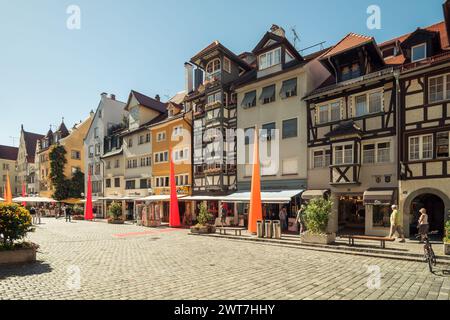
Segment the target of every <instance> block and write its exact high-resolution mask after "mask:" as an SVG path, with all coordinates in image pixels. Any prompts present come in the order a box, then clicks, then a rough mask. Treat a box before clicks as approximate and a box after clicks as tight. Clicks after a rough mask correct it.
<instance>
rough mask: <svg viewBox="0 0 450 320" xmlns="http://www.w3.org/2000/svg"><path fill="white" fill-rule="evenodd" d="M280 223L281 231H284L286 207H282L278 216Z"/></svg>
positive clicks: (286, 225)
mask: <svg viewBox="0 0 450 320" xmlns="http://www.w3.org/2000/svg"><path fill="white" fill-rule="evenodd" d="M278 217H279V218H280V222H281V230H286V229H287V228H288V224H287V210H286V207H283V208H282V209H281V211H280V213H279V215H278Z"/></svg>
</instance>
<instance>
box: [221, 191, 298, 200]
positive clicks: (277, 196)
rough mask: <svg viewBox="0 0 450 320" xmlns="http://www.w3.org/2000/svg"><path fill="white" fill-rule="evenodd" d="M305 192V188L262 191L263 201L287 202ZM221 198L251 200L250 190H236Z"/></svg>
mask: <svg viewBox="0 0 450 320" xmlns="http://www.w3.org/2000/svg"><path fill="white" fill-rule="evenodd" d="M303 192H304V190H284V191H262V192H261V201H262V202H263V203H287V202H290V201H291V200H292V198H293V197H295V196H298V195H300V194H302V193H303ZM221 200H222V201H224V202H250V191H247V192H236V193H233V194H231V195H229V196H225V197H222V199H221Z"/></svg>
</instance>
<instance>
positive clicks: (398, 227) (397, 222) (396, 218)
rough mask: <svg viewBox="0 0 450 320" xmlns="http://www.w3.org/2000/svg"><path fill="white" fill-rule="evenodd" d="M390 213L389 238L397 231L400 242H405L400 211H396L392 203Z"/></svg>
mask: <svg viewBox="0 0 450 320" xmlns="http://www.w3.org/2000/svg"><path fill="white" fill-rule="evenodd" d="M391 208H392V213H391V232H390V234H389V238H393V237H394V234H395V232H397V233H398V235H399V237H400V238H401V240H400V242H401V243H403V242H405V234H404V233H403V226H402V224H403V223H402V220H403V219H402V218H401V216H400V212H399V211H398V208H397V206H396V205H395V204H394V205H393V206H392V207H391Z"/></svg>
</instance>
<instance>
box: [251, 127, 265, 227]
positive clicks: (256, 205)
mask: <svg viewBox="0 0 450 320" xmlns="http://www.w3.org/2000/svg"><path fill="white" fill-rule="evenodd" d="M258 220H262V202H261V174H260V164H259V130H258V128H257V127H256V128H255V144H254V148H253V170H252V189H251V195H250V211H249V215H248V231H249V232H251V233H256V229H257V226H256V222H257V221H258Z"/></svg>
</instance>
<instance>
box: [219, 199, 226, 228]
mask: <svg viewBox="0 0 450 320" xmlns="http://www.w3.org/2000/svg"><path fill="white" fill-rule="evenodd" d="M219 213H220V222H221V223H222V228H223V227H224V225H226V223H227V209H226V208H225V206H224V204H223V203H221V204H220V210H219Z"/></svg>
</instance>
